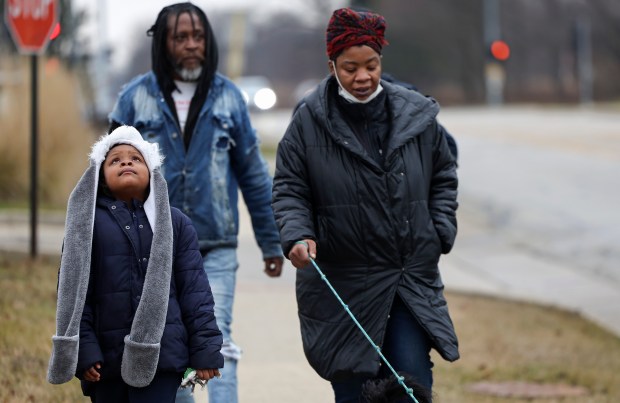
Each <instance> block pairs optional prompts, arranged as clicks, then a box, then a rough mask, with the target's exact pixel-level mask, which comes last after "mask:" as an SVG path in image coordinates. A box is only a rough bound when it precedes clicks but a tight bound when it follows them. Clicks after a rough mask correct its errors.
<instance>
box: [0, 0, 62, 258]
mask: <svg viewBox="0 0 620 403" xmlns="http://www.w3.org/2000/svg"><path fill="white" fill-rule="evenodd" d="M4 18H5V22H6V24H7V26H8V28H9V32H10V33H11V36H12V37H13V41H14V42H15V45H16V46H17V48H18V50H19V52H20V53H21V54H25V55H31V56H30V68H31V85H30V90H31V97H30V100H31V113H30V117H31V121H30V129H31V141H30V256H31V257H32V258H35V257H36V256H37V200H38V197H37V188H38V169H39V168H38V160H39V158H38V148H39V147H38V137H39V122H38V117H39V111H38V73H39V68H38V64H39V63H38V55H39V54H41V53H43V52H44V51H45V48H46V47H47V44H48V42H49V38H50V34H51V33H52V31H53V29H54V26H55V25H56V22H57V20H58V1H57V0H6V2H5V9H4Z"/></svg>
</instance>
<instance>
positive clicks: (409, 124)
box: [303, 75, 439, 153]
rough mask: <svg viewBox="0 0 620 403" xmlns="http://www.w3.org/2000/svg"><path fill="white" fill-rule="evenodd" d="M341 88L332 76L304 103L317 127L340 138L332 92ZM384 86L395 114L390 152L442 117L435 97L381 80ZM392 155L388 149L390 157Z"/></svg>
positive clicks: (307, 97) (309, 95) (308, 96)
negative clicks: (336, 125)
mask: <svg viewBox="0 0 620 403" xmlns="http://www.w3.org/2000/svg"><path fill="white" fill-rule="evenodd" d="M337 85H338V83H337V81H336V79H335V78H334V77H333V76H331V75H330V76H328V77H326V78H325V79H324V80H323V81H322V82H321V83H320V84H319V85H318V86H317V87H316V89H315V90H314V91H312V92H311V93H310V94H308V95H307V96H306V98H305V99H304V101H303V103H304V104H305V105H306V107H308V108H309V110H310V113H311V114H312V115H313V116H314V121H315V123H317V124H321V125H323V126H324V129H325V130H326V131H327V132H328V133H330V134H331V135H333V136H336V134H335V130H333V128H332V127H333V126H332V123H331V119H332V118H333V116H332V114H333V112H334V111H335V109H336V105H335V99H334V98H333V97H334V95H333V94H334V93H335V92H332V88H333V86H337ZM381 85H382V86H383V89H384V91H385V92H386V95H387V98H388V102H389V104H390V110H391V111H392V113H393V119H392V123H393V127H392V130H391V140H390V149H393V148H396V147H398V146H400V145H401V144H402V143H404V142H405V141H407V140H408V139H409V138H411V137H412V136H415V135H417V134H419V133H421V132H422V131H424V129H426V127H428V125H429V124H431V123H432V122H433V121H434V119H435V117H436V116H437V114H438V113H439V104H438V103H437V101H435V100H434V99H433V98H431V97H426V96H424V95H422V94H420V93H418V92H416V91H412V90H408V89H406V88H404V87H402V86H399V85H395V84H392V83H389V82H387V81H385V80H381ZM389 151H390V150H389V149H388V153H389Z"/></svg>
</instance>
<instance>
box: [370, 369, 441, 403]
mask: <svg viewBox="0 0 620 403" xmlns="http://www.w3.org/2000/svg"><path fill="white" fill-rule="evenodd" d="M399 375H400V376H402V377H403V378H404V380H403V382H405V385H406V386H407V387H408V388H411V389H412V390H413V396H415V398H416V400H417V401H418V403H431V402H432V394H431V391H430V390H428V389H427V388H425V387H424V386H422V385H420V384H419V383H417V382H416V381H415V379H414V378H413V377H412V376H411V375H409V374H406V373H400V374H399ZM362 398H363V400H362V401H363V402H366V403H394V402H413V399H411V397H410V396H409V394H408V393H407V391H406V390H405V388H403V385H401V384H400V383H398V379H396V377H395V376H394V375H391V376H390V377H389V378H382V379H371V380H369V381H367V382H366V383H364V386H363V387H362Z"/></svg>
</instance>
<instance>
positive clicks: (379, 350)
mask: <svg viewBox="0 0 620 403" xmlns="http://www.w3.org/2000/svg"><path fill="white" fill-rule="evenodd" d="M295 243H296V244H301V245H306V248H307V247H308V244H307V243H306V242H304V241H297V242H295ZM308 257H309V256H308ZM309 258H310V262H311V263H312V265H313V266H314V268H315V269H316V271H317V272H318V273H319V274H320V275H321V280H323V281H325V284H327V286H328V287H329V289H330V290H331V291H332V293H333V294H334V295H335V296H336V298H337V299H338V301H339V302H340V305H342V307H343V308H344V310H345V311H347V313H348V314H349V316H350V317H351V319H353V322H355V324H356V325H357V327H358V328H359V329H360V330H361V331H362V333H363V334H364V337H366V339H367V340H368V342H369V343H370V344H371V345H372V347H373V348H374V349H375V351H376V352H377V353H379V357H381V359H382V360H383V362H384V363H385V365H387V366H388V368H389V369H390V371H392V374H394V376H395V377H396V379H398V383H399V384H400V385H401V386H402V387H403V388H404V389H405V391H406V392H407V394H408V395H409V397H411V398H412V399H413V401H414V402H415V403H420V402H418V399H416V398H415V396H414V395H413V389H412V388H410V387H408V386H407V385H405V378H404V377H402V376H400V375H398V373H397V372H396V371H395V370H394V367H392V365H391V364H390V363H389V361H388V360H387V358H385V356H384V355H383V353H382V352H381V349H380V348H379V346H377V345H376V344H375V342H374V341H372V338H371V337H370V336H369V335H368V333H366V330H364V327H363V326H362V325H361V324H360V323H359V322H358V321H357V318H356V317H355V315H353V312H351V310H350V309H349V306H348V305H347V304H345V303H344V301H343V300H342V298H340V295H338V292H337V291H336V290H335V289H334V287H332V284H331V283H330V282H329V280H328V279H327V277H326V276H325V274H323V272H322V271H321V269H320V268H319V265H318V264H316V262H315V261H314V259H312V258H311V257H309Z"/></svg>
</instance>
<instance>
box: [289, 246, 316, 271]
mask: <svg viewBox="0 0 620 403" xmlns="http://www.w3.org/2000/svg"><path fill="white" fill-rule="evenodd" d="M288 258H289V259H290V260H291V263H292V264H293V266H295V267H297V268H298V269H303V268H304V267H306V266H308V265H309V264H310V258H312V259H316V242H314V241H313V240H312V239H304V240H303V241H297V242H296V243H295V245H294V246H293V248H292V249H291V251H290V252H289V254H288Z"/></svg>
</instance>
